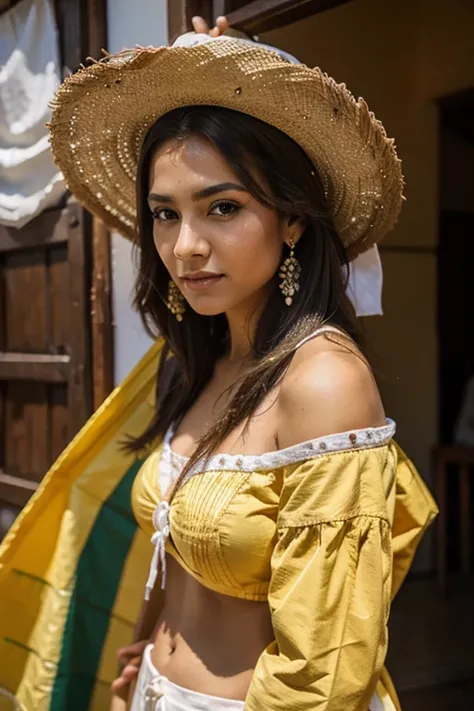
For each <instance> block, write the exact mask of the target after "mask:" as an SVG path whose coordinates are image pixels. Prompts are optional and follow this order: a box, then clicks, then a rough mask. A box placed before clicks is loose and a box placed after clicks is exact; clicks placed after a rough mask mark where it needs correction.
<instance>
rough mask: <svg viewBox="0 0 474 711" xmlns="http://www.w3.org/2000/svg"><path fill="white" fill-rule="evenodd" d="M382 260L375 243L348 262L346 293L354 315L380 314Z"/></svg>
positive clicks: (381, 312) (381, 310) (381, 311)
mask: <svg viewBox="0 0 474 711" xmlns="http://www.w3.org/2000/svg"><path fill="white" fill-rule="evenodd" d="M382 287H383V271H382V262H381V261H380V254H379V250H378V248H377V245H375V246H374V247H371V249H368V250H367V251H366V252H363V253H362V254H360V255H359V256H358V257H356V259H353V260H352V262H350V263H349V281H348V284H347V289H346V294H347V296H348V297H349V299H350V300H351V302H352V304H353V306H354V309H355V312H356V316H382V314H383V309H382Z"/></svg>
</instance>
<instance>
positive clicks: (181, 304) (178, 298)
mask: <svg viewBox="0 0 474 711" xmlns="http://www.w3.org/2000/svg"><path fill="white" fill-rule="evenodd" d="M166 306H167V307H168V308H169V310H170V311H171V313H172V314H173V315H174V316H176V320H177V321H182V320H183V314H184V312H185V311H186V301H185V299H184V296H183V295H182V293H181V292H180V290H179V289H178V287H177V286H176V284H175V283H174V281H173V280H172V279H170V280H169V283H168V299H167V301H166Z"/></svg>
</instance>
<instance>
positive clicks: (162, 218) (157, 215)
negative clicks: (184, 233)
mask: <svg viewBox="0 0 474 711" xmlns="http://www.w3.org/2000/svg"><path fill="white" fill-rule="evenodd" d="M151 214H152V217H153V219H154V220H157V222H172V221H173V220H177V219H178V215H177V214H176V212H175V211H174V210H171V209H170V208H169V207H157V208H156V209H155V210H152V212H151Z"/></svg>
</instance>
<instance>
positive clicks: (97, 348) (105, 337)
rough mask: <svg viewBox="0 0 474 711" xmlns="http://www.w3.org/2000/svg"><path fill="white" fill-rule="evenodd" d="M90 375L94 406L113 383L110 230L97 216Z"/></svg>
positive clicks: (94, 240)
mask: <svg viewBox="0 0 474 711" xmlns="http://www.w3.org/2000/svg"><path fill="white" fill-rule="evenodd" d="M92 259H93V272H92V293H91V302H92V309H91V317H92V379H93V405H94V410H96V409H97V408H98V407H99V405H101V404H102V403H103V402H104V400H105V398H106V397H107V396H108V395H109V394H110V393H111V392H112V390H113V387H114V340H113V339H114V334H113V318H112V268H111V259H110V233H109V231H108V230H107V228H106V226H105V225H104V223H103V222H101V220H99V219H98V218H96V217H94V218H93V228H92Z"/></svg>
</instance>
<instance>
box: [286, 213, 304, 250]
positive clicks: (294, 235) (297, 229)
mask: <svg viewBox="0 0 474 711" xmlns="http://www.w3.org/2000/svg"><path fill="white" fill-rule="evenodd" d="M306 224H307V223H306V221H305V220H303V219H301V218H299V217H289V218H287V220H286V225H285V236H284V239H283V241H284V242H285V243H286V244H287V245H290V244H291V243H293V244H296V243H297V242H298V240H299V239H300V237H301V235H302V234H303V232H304V231H305V229H306Z"/></svg>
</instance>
